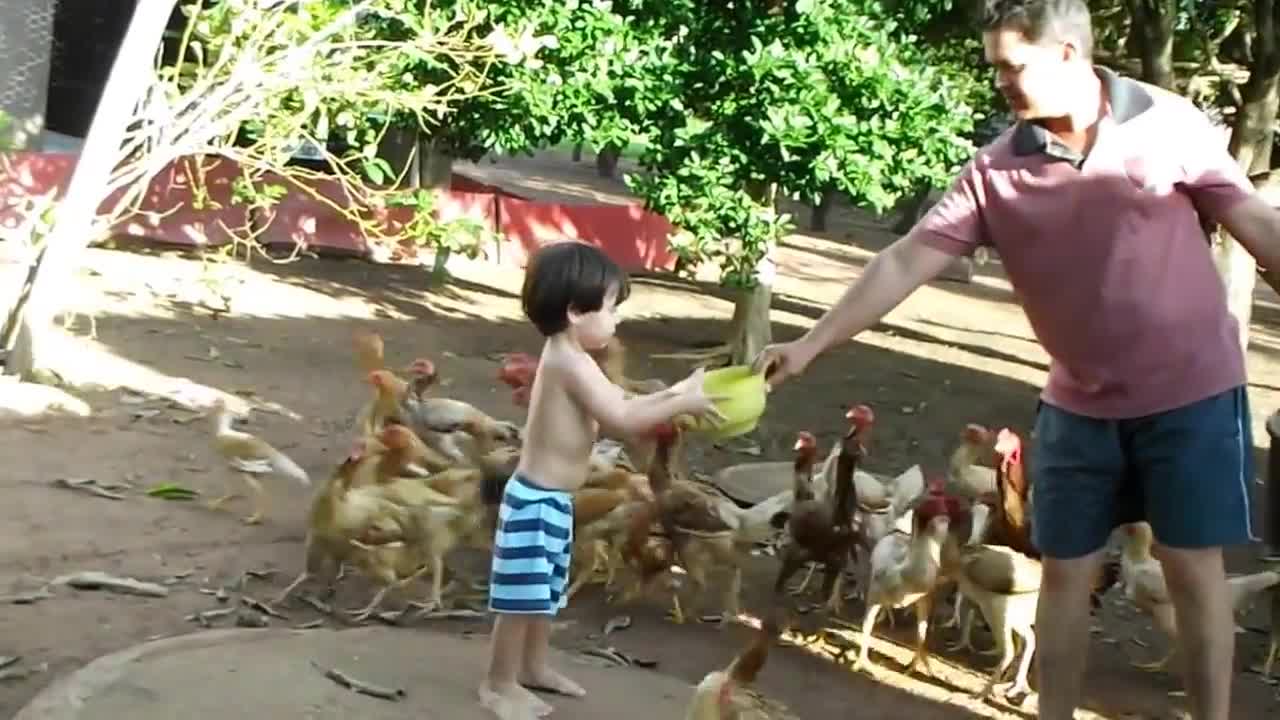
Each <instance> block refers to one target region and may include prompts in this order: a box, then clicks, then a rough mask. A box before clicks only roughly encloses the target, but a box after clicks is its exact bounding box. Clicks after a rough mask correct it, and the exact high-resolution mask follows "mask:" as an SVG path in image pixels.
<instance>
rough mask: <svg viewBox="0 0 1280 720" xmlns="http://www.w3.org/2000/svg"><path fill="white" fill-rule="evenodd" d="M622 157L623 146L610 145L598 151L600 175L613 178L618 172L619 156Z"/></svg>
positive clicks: (597, 166)
mask: <svg viewBox="0 0 1280 720" xmlns="http://www.w3.org/2000/svg"><path fill="white" fill-rule="evenodd" d="M620 157H622V148H620V147H618V146H617V145H608V146H606V147H602V148H600V152H598V153H596V172H597V173H598V174H599V175H600V177H604V178H611V177H614V175H615V173H617V172H618V158H620Z"/></svg>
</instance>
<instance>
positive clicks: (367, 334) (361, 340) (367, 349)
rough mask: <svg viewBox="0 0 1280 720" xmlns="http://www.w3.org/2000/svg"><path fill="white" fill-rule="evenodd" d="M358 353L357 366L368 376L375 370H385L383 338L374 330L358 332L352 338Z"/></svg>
mask: <svg viewBox="0 0 1280 720" xmlns="http://www.w3.org/2000/svg"><path fill="white" fill-rule="evenodd" d="M351 344H352V346H353V347H354V349H355V352H356V364H357V365H359V366H360V369H361V370H363V371H364V373H365V375H368V374H369V373H371V372H374V371H375V370H385V369H386V360H385V356H384V355H383V349H384V348H383V342H382V336H381V335H379V334H378V333H376V332H373V331H372V330H357V331H356V332H355V334H354V335H353V336H352V338H351Z"/></svg>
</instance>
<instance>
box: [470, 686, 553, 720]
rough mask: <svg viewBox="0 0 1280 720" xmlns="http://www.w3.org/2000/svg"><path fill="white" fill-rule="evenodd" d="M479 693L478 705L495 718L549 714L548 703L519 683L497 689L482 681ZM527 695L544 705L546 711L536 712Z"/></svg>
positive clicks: (530, 719)
mask: <svg viewBox="0 0 1280 720" xmlns="http://www.w3.org/2000/svg"><path fill="white" fill-rule="evenodd" d="M479 694H480V706H481V707H483V708H485V709H486V710H488V711H489V712H491V713H493V716H494V717H495V718H496V720H538V718H541V717H545V716H547V715H548V714H550V708H551V706H550V705H547V704H546V703H545V702H542V700H541V699H539V698H538V697H537V696H536V695H534V694H533V693H531V692H529V691H528V690H525V689H524V688H522V687H520V686H519V685H516V686H513V687H511V688H505V689H503V690H501V691H499V690H495V689H494V688H492V687H490V686H489V684H488V683H484V684H482V685H481V686H480V693H479ZM526 696H527V697H526ZM529 697H532V698H533V699H534V700H537V702H538V703H541V705H543V706H545V707H546V708H547V711H546V712H541V713H540V712H538V711H537V710H536V709H535V705H534V703H531V702H530V701H529Z"/></svg>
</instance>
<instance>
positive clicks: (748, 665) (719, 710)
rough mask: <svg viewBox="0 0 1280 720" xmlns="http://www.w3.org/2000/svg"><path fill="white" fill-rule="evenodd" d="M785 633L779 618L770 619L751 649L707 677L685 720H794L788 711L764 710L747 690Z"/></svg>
mask: <svg viewBox="0 0 1280 720" xmlns="http://www.w3.org/2000/svg"><path fill="white" fill-rule="evenodd" d="M781 633H782V624H781V622H779V620H778V619H777V618H775V617H769V618H767V619H766V620H765V621H764V622H763V623H761V625H760V628H759V629H758V630H756V631H755V632H754V633H753V635H752V638H751V642H750V644H749V645H747V647H746V648H745V649H744V650H743V651H742V652H741V653H740V654H739V655H738V656H737V657H736V658H734V659H733V662H731V663H729V666H728V667H727V668H725V669H723V670H716V671H713V672H710V673H707V675H706V676H705V677H703V678H702V681H701V682H699V683H698V686H697V687H696V688H695V689H694V691H693V697H692V698H691V699H690V700H689V705H688V706H687V707H686V709H685V712H684V720H784V718H791V717H794V716H793V715H791V714H790V713H788V712H786V711H785V709H781V708H780V709H774V708H766V707H762V703H761V700H760V699H758V698H755V697H751V696H748V695H746V693H745V692H744V690H745V689H746V688H747V687H748V686H750V685H751V684H752V683H754V682H755V680H756V678H757V677H758V676H759V674H760V671H761V670H762V669H764V664H765V661H766V660H767V659H768V657H769V646H770V645H772V644H773V643H774V641H775V640H776V639H777V637H778V636H779V635H780V634H781Z"/></svg>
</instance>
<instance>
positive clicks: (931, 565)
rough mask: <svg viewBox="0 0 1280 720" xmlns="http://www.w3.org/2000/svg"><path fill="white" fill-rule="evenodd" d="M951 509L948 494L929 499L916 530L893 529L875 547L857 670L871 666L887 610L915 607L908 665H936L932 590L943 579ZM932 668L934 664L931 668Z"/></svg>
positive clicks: (919, 510)
mask: <svg viewBox="0 0 1280 720" xmlns="http://www.w3.org/2000/svg"><path fill="white" fill-rule="evenodd" d="M948 510H949V508H948V507H947V504H946V502H945V500H944V499H943V498H940V497H937V496H931V497H927V498H926V499H925V500H924V502H923V503H921V505H920V506H919V507H917V508H916V510H915V516H914V525H915V527H914V528H913V531H912V534H911V535H905V534H902V533H897V532H895V533H892V534H890V535H886V536H885V537H884V538H883V539H882V540H880V542H878V543H876V546H875V549H874V550H872V551H871V581H870V583H869V585H868V587H867V593H866V595H867V614H866V616H865V617H864V618H863V621H862V649H861V651H860V652H859V654H858V660H857V662H855V663H854V668H859V667H862V666H866V665H870V659H869V658H870V652H871V629H872V628H873V627H874V626H875V623H876V617H877V616H878V615H879V614H880V610H881V609H882V608H890V609H894V608H905V607H910V606H914V607H915V611H916V651H915V655H914V656H913V657H912V659H911V663H910V664H909V665H908V666H907V669H908V671H910V670H913V669H915V668H916V667H917V666H918V665H920V664H924V665H926V666H928V665H930V661H929V655H928V651H927V648H926V647H925V638H926V637H927V635H928V631H929V615H930V613H931V612H932V609H933V601H932V593H933V590H934V587H935V586H936V585H937V583H938V575H939V570H940V565H941V560H942V545H943V543H944V542H945V541H946V539H947V534H948V532H949V530H950V526H951V517H950V513H949V512H948ZM930 669H932V668H930Z"/></svg>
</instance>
